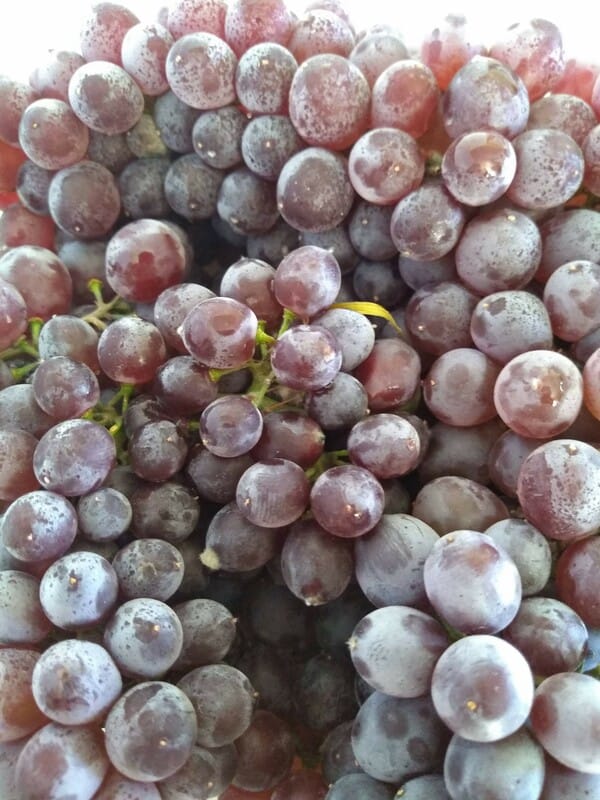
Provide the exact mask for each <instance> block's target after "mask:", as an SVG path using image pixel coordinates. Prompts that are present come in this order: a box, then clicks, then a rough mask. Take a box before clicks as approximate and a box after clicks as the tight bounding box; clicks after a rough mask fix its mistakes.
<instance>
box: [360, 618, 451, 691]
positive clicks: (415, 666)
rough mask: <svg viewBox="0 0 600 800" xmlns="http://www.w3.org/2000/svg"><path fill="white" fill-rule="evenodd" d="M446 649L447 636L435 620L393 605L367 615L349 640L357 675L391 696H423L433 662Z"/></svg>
mask: <svg viewBox="0 0 600 800" xmlns="http://www.w3.org/2000/svg"><path fill="white" fill-rule="evenodd" d="M447 646H448V637H447V635H446V632H445V631H444V629H443V628H442V626H441V625H440V623H439V622H437V620H435V619H434V618H433V617H430V616H429V615H428V614H424V613H423V612H421V611H418V610H417V609H413V608H410V607H408V606H396V605H394V606H387V607H385V608H379V609H376V610H375V611H372V612H371V613H370V614H367V615H366V616H365V617H364V618H363V619H362V620H361V621H360V622H359V623H358V625H357V626H356V627H355V628H354V631H353V632H352V636H351V637H350V639H349V641H348V647H349V648H350V656H351V658H352V663H353V664H354V667H355V669H356V671H357V672H358V674H359V675H360V676H361V677H362V678H363V679H364V680H365V681H367V683H368V684H369V685H371V686H372V687H373V688H374V689H376V690H377V691H379V692H384V693H385V694H387V695H391V696H393V697H419V696H421V695H424V694H426V693H427V692H428V690H429V685H430V681H431V676H432V674H433V669H434V666H435V663H436V661H437V659H438V657H439V656H440V655H441V654H442V653H443V651H444V650H445V649H446V647H447Z"/></svg>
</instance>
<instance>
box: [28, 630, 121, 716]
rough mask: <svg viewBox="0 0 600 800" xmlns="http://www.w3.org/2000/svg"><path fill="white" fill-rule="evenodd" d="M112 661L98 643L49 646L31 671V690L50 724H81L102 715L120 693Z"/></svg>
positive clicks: (68, 642)
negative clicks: (48, 718) (51, 722)
mask: <svg viewBox="0 0 600 800" xmlns="http://www.w3.org/2000/svg"><path fill="white" fill-rule="evenodd" d="M122 686H123V682H122V680H121V675H120V673H119V670H118V669H117V667H116V665H115V663H114V661H113V660H112V658H111V657H110V655H109V654H108V652H107V651H106V650H105V649H104V648H103V647H101V646H100V645H99V644H95V643H94V642H87V641H84V640H81V639H65V640H63V641H62V642H57V643H56V644H53V645H50V647H48V649H47V650H44V652H43V653H42V655H41V656H40V657H39V660H38V662H37V664H36V665H35V667H34V670H33V676H32V689H33V696H34V697H35V701H36V703H37V704H38V706H39V707H40V709H41V710H42V711H43V712H44V714H46V715H47V716H48V717H50V719H51V720H52V721H53V722H60V723H61V724H62V725H85V724H87V723H88V722H93V721H94V720H96V719H98V718H100V717H101V716H103V715H104V714H105V713H106V712H107V711H108V710H109V708H110V707H111V706H112V704H113V703H114V702H115V700H117V699H118V697H119V696H120V694H121V689H122Z"/></svg>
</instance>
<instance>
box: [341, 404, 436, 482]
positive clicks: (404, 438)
mask: <svg viewBox="0 0 600 800" xmlns="http://www.w3.org/2000/svg"><path fill="white" fill-rule="evenodd" d="M347 446H348V455H349V457H350V461H351V462H352V463H353V464H356V465H357V466H360V467H364V468H365V469H367V470H369V471H370V472H372V473H373V475H375V477H376V478H379V479H380V480H383V479H386V478H397V477H399V476H400V475H405V474H406V473H407V472H410V471H411V470H413V469H414V468H415V466H416V465H417V462H418V460H419V456H420V452H421V442H420V439H419V434H418V433H417V431H416V429H415V428H414V426H413V425H411V424H410V422H408V420H405V419H402V417H398V416H396V415H395V414H372V415H371V416H370V417H367V418H366V419H361V420H360V422H357V423H356V425H354V427H353V428H352V430H351V431H350V433H349V435H348V445H347Z"/></svg>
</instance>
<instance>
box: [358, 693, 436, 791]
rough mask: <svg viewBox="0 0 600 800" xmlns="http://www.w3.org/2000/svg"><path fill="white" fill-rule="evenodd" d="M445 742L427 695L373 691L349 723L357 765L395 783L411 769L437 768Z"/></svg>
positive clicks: (404, 777) (379, 778)
mask: <svg viewBox="0 0 600 800" xmlns="http://www.w3.org/2000/svg"><path fill="white" fill-rule="evenodd" d="M447 741H448V731H447V729H446V728H445V727H444V725H443V724H442V722H441V721H440V719H439V717H438V716H437V714H436V712H435V709H434V707H433V704H432V702H431V700H430V698H429V697H428V696H427V697H415V698H400V697H389V696H388V695H385V694H382V693H381V692H374V693H373V694H372V695H371V696H370V697H368V698H367V699H366V700H365V702H364V703H363V704H362V706H361V707H360V709H359V712H358V714H357V716H356V719H355V720H354V724H353V726H352V749H353V750H354V755H355V757H356V760H357V761H358V764H359V765H360V767H361V768H362V769H364V770H365V772H367V774H368V775H370V776H371V777H373V778H376V779H377V780H380V781H385V782H387V783H393V784H394V785H395V786H397V785H399V784H401V783H402V782H403V781H404V780H405V779H406V778H408V777H410V776H411V775H414V774H415V772H417V773H427V772H437V771H439V770H440V769H441V766H442V763H443V760H444V751H445V749H446V744H447Z"/></svg>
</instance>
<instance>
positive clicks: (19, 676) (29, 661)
mask: <svg viewBox="0 0 600 800" xmlns="http://www.w3.org/2000/svg"><path fill="white" fill-rule="evenodd" d="M39 657H40V654H39V653H38V652H37V651H35V650H23V649H16V648H12V647H2V649H0V742H1V743H2V745H4V744H5V743H6V742H14V741H16V740H18V739H21V738H23V737H24V736H28V735H29V734H31V733H33V731H35V730H37V729H38V728H40V727H41V726H42V725H44V724H45V723H46V722H47V719H46V716H45V715H44V713H43V711H42V710H40V708H39V707H38V706H37V705H36V702H35V700H34V698H33V694H32V692H31V676H32V673H33V670H34V668H35V665H36V662H37V660H38V659H39ZM1 785H2V783H1V781H0V786H1Z"/></svg>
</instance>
